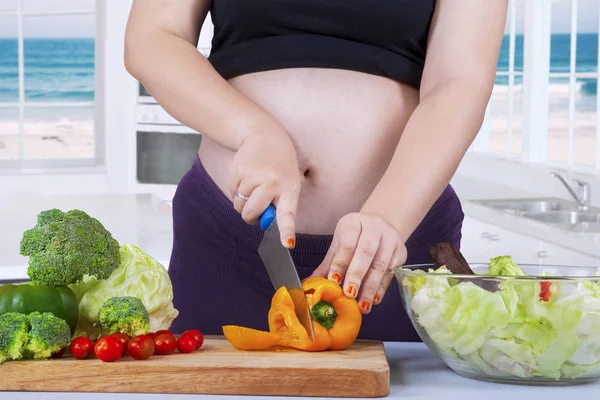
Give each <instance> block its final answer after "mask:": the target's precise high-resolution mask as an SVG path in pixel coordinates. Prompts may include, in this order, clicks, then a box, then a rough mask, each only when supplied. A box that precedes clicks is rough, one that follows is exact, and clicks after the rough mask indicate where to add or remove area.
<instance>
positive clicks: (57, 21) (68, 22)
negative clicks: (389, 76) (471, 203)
mask: <svg viewBox="0 0 600 400" xmlns="http://www.w3.org/2000/svg"><path fill="white" fill-rule="evenodd" d="M17 1H18V0H0V10H8V9H16V6H17ZM22 1H23V10H24V11H25V12H27V11H33V10H35V11H42V10H68V9H93V7H94V2H95V0H22ZM102 1H108V0H102ZM112 1H119V0H112ZM249 1H251V0H249ZM516 1H517V22H516V27H517V33H522V31H523V9H524V2H526V1H545V0H516ZM551 1H552V2H553V3H554V4H553V6H552V32H554V33H559V32H569V30H570V24H571V2H570V1H569V0H551ZM598 7H599V2H598V0H579V10H578V18H579V22H578V24H579V32H597V31H598ZM94 30H95V24H94V18H93V17H92V16H52V17H26V18H25V21H24V34H25V36H26V37H93V36H94ZM16 31H17V24H16V17H14V16H0V37H15V36H16ZM507 32H508V30H507Z"/></svg>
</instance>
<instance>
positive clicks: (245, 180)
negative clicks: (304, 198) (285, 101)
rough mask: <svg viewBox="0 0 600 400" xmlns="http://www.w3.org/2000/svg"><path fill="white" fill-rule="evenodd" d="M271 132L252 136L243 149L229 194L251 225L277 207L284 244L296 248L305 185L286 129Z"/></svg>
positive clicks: (234, 164) (235, 164)
mask: <svg viewBox="0 0 600 400" xmlns="http://www.w3.org/2000/svg"><path fill="white" fill-rule="evenodd" d="M268 132H269V133H261V134H256V135H251V136H248V137H247V138H246V139H245V140H244V141H243V143H242V145H241V146H240V147H239V149H238V151H237V153H236V155H235V157H234V159H233V162H232V164H231V169H230V187H229V191H230V195H231V198H232V200H233V205H234V207H235V209H236V210H237V211H238V212H239V213H240V214H241V216H242V218H243V219H244V220H245V221H246V222H248V223H251V224H255V223H257V222H258V220H259V218H260V216H261V214H262V213H263V212H264V211H265V210H266V209H267V207H268V206H269V205H270V204H271V203H272V204H274V205H275V207H276V209H277V211H276V213H277V216H276V218H277V224H278V226H279V230H280V232H281V242H282V244H283V246H285V247H288V248H293V247H294V243H295V240H296V209H297V207H298V196H299V195H300V182H301V177H300V169H299V167H298V158H297V155H296V149H295V147H294V144H293V142H292V140H291V139H290V137H289V135H288V134H287V132H286V131H285V130H284V129H278V130H275V131H273V130H270V131H268ZM271 132H273V133H271ZM236 193H240V194H241V195H243V196H248V197H249V199H247V200H244V199H241V198H239V197H238V196H236Z"/></svg>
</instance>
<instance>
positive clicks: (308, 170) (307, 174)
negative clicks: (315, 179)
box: [302, 168, 310, 179]
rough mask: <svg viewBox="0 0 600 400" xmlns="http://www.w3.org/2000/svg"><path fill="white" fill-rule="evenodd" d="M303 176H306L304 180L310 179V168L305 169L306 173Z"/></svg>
mask: <svg viewBox="0 0 600 400" xmlns="http://www.w3.org/2000/svg"><path fill="white" fill-rule="evenodd" d="M302 175H304V179H308V176H309V175H310V169H309V168H307V169H305V170H304V173H303V174H302Z"/></svg>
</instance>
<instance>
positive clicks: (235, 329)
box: [223, 325, 281, 350]
mask: <svg viewBox="0 0 600 400" xmlns="http://www.w3.org/2000/svg"><path fill="white" fill-rule="evenodd" d="M223 335H224V336H225V338H226V339H227V340H228V341H229V343H231V344H232V345H233V346H234V347H235V348H238V349H240V350H268V349H270V348H271V347H273V346H275V345H276V344H277V342H278V341H279V339H281V338H280V337H279V335H276V334H274V333H271V332H265V331H259V330H258V329H252V328H245V327H243V326H237V325H225V326H224V327H223Z"/></svg>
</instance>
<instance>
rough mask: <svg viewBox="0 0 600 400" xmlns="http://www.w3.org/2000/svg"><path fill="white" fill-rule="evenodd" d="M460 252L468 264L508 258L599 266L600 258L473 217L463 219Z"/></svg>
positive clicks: (520, 260) (545, 262)
mask: <svg viewBox="0 0 600 400" xmlns="http://www.w3.org/2000/svg"><path fill="white" fill-rule="evenodd" d="M548 229H551V228H548ZM461 252H462V253H463V255H464V256H465V258H466V259H467V261H469V262H470V263H481V262H483V263H487V262H489V260H490V258H492V257H496V256H501V255H510V256H512V257H513V260H515V262H517V263H522V264H526V263H527V264H554V265H568V266H589V267H599V266H600V259H597V258H595V257H591V256H588V255H586V254H582V253H579V252H577V251H573V250H570V249H567V248H564V247H562V246H560V245H557V244H554V243H549V242H546V241H544V240H541V239H538V238H535V237H532V236H528V235H525V234H522V233H519V232H514V231H511V230H509V229H506V228H503V227H500V226H498V225H494V224H492V223H489V222H485V221H481V220H478V219H475V218H472V217H465V220H464V223H463V237H462V244H461Z"/></svg>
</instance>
